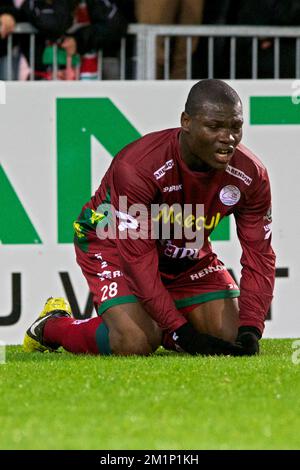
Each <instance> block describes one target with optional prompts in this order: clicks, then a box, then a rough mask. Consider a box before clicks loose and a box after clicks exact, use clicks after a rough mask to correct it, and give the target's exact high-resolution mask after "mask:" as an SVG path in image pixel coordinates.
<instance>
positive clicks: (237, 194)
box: [219, 184, 241, 206]
mask: <svg viewBox="0 0 300 470" xmlns="http://www.w3.org/2000/svg"><path fill="white" fill-rule="evenodd" d="M219 196H220V201H221V202H222V203H223V204H224V205H225V206H234V204H236V203H237V202H239V200H240V198H241V191H240V190H239V188H238V187H237V186H233V185H231V184H228V185H227V186H224V188H222V189H221V191H220V195H219Z"/></svg>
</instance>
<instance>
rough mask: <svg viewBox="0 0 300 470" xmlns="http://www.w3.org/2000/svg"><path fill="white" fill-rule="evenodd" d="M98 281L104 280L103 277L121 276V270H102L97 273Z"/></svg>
mask: <svg viewBox="0 0 300 470" xmlns="http://www.w3.org/2000/svg"><path fill="white" fill-rule="evenodd" d="M97 276H98V277H99V279H100V281H104V280H105V279H115V278H116V277H121V276H123V273H122V272H121V271H102V272H101V273H97Z"/></svg>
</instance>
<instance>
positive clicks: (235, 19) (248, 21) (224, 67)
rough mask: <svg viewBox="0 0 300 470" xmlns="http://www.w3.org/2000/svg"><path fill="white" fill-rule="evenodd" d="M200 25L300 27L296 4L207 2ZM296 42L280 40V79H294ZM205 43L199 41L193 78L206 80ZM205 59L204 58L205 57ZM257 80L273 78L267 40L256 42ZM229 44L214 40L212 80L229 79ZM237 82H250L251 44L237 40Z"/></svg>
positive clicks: (270, 46) (263, 0) (250, 0)
mask: <svg viewBox="0 0 300 470" xmlns="http://www.w3.org/2000/svg"><path fill="white" fill-rule="evenodd" d="M203 23H205V24H214V25H215V24H219V25H226V24H227V25H237V26H241V25H249V26H295V25H300V1H299V0H285V1H282V2H280V1H279V0H244V1H243V2H241V1H239V0H223V1H222V2H220V1H219V0H210V1H209V2H206V4H205V9H204V15H203ZM295 47H296V46H295V40H294V39H281V40H280V71H279V72H280V78H293V77H295V72H296V71H295ZM203 50H207V41H205V40H204V39H201V41H200V43H199V46H198V49H197V52H196V54H195V55H196V57H197V58H198V60H197V62H196V67H195V70H194V72H195V73H194V76H195V77H199V78H200V77H207V76H208V75H207V55H206V54H205V55H204V56H203ZM205 56H206V57H205ZM257 65H258V67H257V76H258V78H273V77H274V43H273V40H272V39H269V38H263V37H261V38H259V40H258V64H257ZM229 69H230V42H229V39H228V38H215V40H214V77H215V78H229ZM236 78H252V41H251V39H250V38H240V39H237V43H236Z"/></svg>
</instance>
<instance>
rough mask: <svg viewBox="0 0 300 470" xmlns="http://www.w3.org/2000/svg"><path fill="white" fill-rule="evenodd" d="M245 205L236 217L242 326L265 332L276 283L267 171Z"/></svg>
mask: <svg viewBox="0 0 300 470" xmlns="http://www.w3.org/2000/svg"><path fill="white" fill-rule="evenodd" d="M261 171H262V174H261V177H260V178H259V183H258V184H257V185H256V187H255V189H254V191H253V192H252V193H251V194H249V195H248V197H247V200H246V202H245V204H243V206H242V207H241V208H240V209H239V210H238V211H237V212H236V213H235V214H234V215H235V219H236V224H237V234H238V237H239V240H240V243H241V247H242V257H241V264H242V276H241V282H240V290H241V294H240V297H239V310H240V314H239V323H240V326H255V327H256V328H258V329H259V330H260V332H261V333H263V330H264V322H265V318H266V315H267V313H268V310H269V307H270V304H271V301H272V298H273V289H274V281H275V254H274V251H273V249H272V246H271V238H272V236H271V222H272V219H271V190H270V183H269V178H268V174H267V171H266V170H265V169H263V170H261Z"/></svg>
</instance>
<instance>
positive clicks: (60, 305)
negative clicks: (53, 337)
mask: <svg viewBox="0 0 300 470" xmlns="http://www.w3.org/2000/svg"><path fill="white" fill-rule="evenodd" d="M53 317H72V312H71V307H70V304H69V302H68V301H67V300H65V299H63V298H62V297H50V298H49V299H48V300H47V302H46V303H45V305H44V308H43V310H42V312H41V313H40V315H39V316H38V318H37V319H36V320H35V322H34V323H32V325H31V326H30V327H29V328H28V330H27V331H26V333H25V337H24V341H23V351H25V352H34V351H40V352H46V351H50V352H53V351H56V349H57V348H58V347H59V345H56V344H51V345H49V344H46V343H45V342H44V341H43V331H44V327H45V323H46V321H47V320H48V319H49V318H53Z"/></svg>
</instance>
